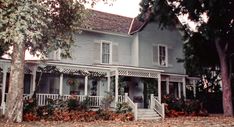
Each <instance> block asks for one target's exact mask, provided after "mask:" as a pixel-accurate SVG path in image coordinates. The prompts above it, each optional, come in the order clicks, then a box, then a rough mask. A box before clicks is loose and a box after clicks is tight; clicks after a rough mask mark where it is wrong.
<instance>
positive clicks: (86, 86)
mask: <svg viewBox="0 0 234 127" xmlns="http://www.w3.org/2000/svg"><path fill="white" fill-rule="evenodd" d="M88 80H89V79H88V76H85V84H84V85H85V86H84V95H85V96H87V95H88Z"/></svg>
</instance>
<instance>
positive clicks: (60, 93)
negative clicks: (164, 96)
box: [59, 73, 63, 96]
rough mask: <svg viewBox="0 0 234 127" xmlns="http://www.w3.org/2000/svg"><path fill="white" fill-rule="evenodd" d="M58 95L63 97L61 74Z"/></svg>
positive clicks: (61, 75)
mask: <svg viewBox="0 0 234 127" xmlns="http://www.w3.org/2000/svg"><path fill="white" fill-rule="evenodd" d="M59 95H60V96H62V95H63V73H61V74H60V77H59Z"/></svg>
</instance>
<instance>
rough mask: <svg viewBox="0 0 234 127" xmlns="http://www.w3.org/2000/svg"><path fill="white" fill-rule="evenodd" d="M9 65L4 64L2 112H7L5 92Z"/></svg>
mask: <svg viewBox="0 0 234 127" xmlns="http://www.w3.org/2000/svg"><path fill="white" fill-rule="evenodd" d="M7 69H8V67H7V66H3V71H2V72H3V80H2V100H1V101H2V103H1V107H2V113H3V114H5V111H6V103H5V97H6V96H5V92H6V77H7Z"/></svg>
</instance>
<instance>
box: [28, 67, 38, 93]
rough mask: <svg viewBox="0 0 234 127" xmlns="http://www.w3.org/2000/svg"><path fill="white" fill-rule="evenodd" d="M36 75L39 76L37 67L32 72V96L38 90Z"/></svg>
mask: <svg viewBox="0 0 234 127" xmlns="http://www.w3.org/2000/svg"><path fill="white" fill-rule="evenodd" d="M36 74H37V66H35V67H33V70H32V81H31V83H32V84H31V85H30V86H31V87H30V94H33V93H34V91H35V90H36Z"/></svg>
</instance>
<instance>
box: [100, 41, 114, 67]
mask: <svg viewBox="0 0 234 127" xmlns="http://www.w3.org/2000/svg"><path fill="white" fill-rule="evenodd" d="M100 41H101V46H100V63H101V64H112V43H113V42H111V41H107V40H100ZM103 43H106V44H109V51H110V54H109V63H103V61H102V45H103Z"/></svg>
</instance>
